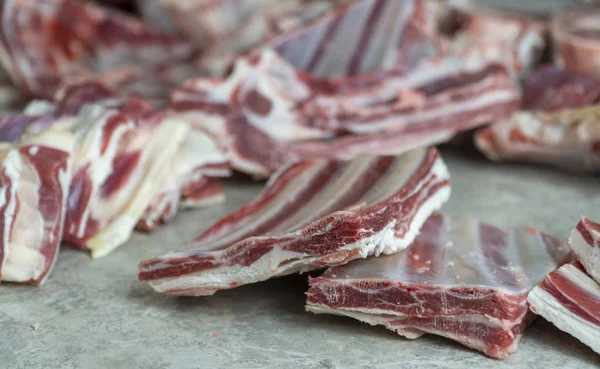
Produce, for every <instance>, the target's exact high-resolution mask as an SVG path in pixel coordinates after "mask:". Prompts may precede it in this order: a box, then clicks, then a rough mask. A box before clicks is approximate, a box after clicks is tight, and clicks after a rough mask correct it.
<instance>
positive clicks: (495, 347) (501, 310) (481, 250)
mask: <svg viewBox="0 0 600 369" xmlns="http://www.w3.org/2000/svg"><path fill="white" fill-rule="evenodd" d="M570 256H571V254H570V250H569V248H568V246H567V245H566V243H562V242H560V241H559V240H558V239H556V238H554V237H552V236H549V235H547V234H544V233H541V232H540V231H538V230H536V229H532V228H516V229H511V230H504V229H501V228H497V227H495V226H492V225H489V224H485V223H482V222H479V221H477V220H473V219H468V218H459V217H450V216H445V215H441V214H434V215H433V216H431V217H430V218H429V219H428V220H427V222H425V225H424V226H423V229H422V230H421V233H420V234H419V235H418V236H417V238H416V239H415V240H414V242H412V244H411V245H410V246H409V247H408V248H407V249H406V250H403V251H400V252H398V253H396V254H394V255H390V256H380V257H378V258H369V259H366V260H356V261H354V262H352V263H349V264H348V265H344V266H339V267H334V268H331V269H329V270H327V271H326V272H325V273H324V274H323V275H322V276H320V277H317V278H310V289H309V291H308V298H307V307H306V308H307V310H308V311H312V312H314V313H319V314H320V313H328V314H337V315H344V316H349V317H352V318H355V319H358V320H361V321H363V322H366V323H369V324H371V325H383V326H385V327H386V328H388V329H390V330H393V331H395V332H397V333H398V334H400V335H402V336H405V337H407V338H411V339H414V338H418V337H420V336H421V335H423V334H426V333H431V334H437V335H440V336H444V337H447V338H450V339H453V340H455V341H458V342H460V343H462V344H463V345H466V346H468V347H470V348H473V349H476V350H479V351H482V352H484V353H485V354H486V355H488V356H491V357H494V358H498V359H501V358H505V357H507V356H508V355H509V354H512V353H514V352H515V351H516V349H517V345H518V343H519V340H520V339H521V336H522V335H523V332H524V330H525V329H526V327H527V325H528V324H529V322H530V321H531V320H532V315H531V313H530V312H529V309H528V306H527V294H528V293H529V291H531V289H532V288H533V287H534V286H536V285H537V284H538V283H540V282H541V281H542V280H543V279H544V276H545V275H546V273H548V272H550V271H552V270H554V269H555V268H557V267H558V266H559V265H562V264H563V263H565V262H567V261H569V260H570Z"/></svg>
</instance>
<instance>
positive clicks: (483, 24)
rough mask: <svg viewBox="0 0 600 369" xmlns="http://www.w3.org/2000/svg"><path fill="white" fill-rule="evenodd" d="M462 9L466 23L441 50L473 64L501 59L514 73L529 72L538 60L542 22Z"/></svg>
mask: <svg viewBox="0 0 600 369" xmlns="http://www.w3.org/2000/svg"><path fill="white" fill-rule="evenodd" d="M463 13H464V14H463V18H465V20H463V22H466V25H464V26H463V28H462V29H461V30H459V31H458V33H457V34H456V35H455V36H454V37H453V38H452V39H451V40H450V41H449V42H448V45H447V49H446V50H445V52H447V53H449V54H452V55H455V56H457V57H460V58H461V59H463V60H466V61H467V62H468V63H472V64H474V65H477V64H485V63H489V62H490V61H495V62H501V63H502V64H503V65H505V66H506V67H507V68H508V69H509V70H511V71H512V72H513V74H514V75H516V76H521V75H523V74H526V73H528V72H530V71H531V70H532V69H533V67H535V66H536V65H537V64H539V62H540V61H541V58H542V56H543V53H544V50H545V47H546V36H547V33H548V30H547V29H546V25H545V23H544V22H542V21H540V20H538V19H536V18H534V17H529V16H526V15H524V14H522V13H513V12H507V11H499V10H491V9H479V8H475V9H469V10H466V9H463ZM499 29H502V32H498V30H499Z"/></svg>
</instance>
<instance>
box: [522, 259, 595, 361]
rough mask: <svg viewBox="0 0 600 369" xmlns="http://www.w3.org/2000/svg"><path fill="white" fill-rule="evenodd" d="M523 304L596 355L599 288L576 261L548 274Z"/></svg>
mask: <svg viewBox="0 0 600 369" xmlns="http://www.w3.org/2000/svg"><path fill="white" fill-rule="evenodd" d="M527 301H528V302H529V307H530V309H531V311H533V312H534V313H535V314H538V315H541V316H542V317H544V318H545V319H546V320H548V321H550V322H552V324H554V325H555V326H556V327H558V328H559V329H560V330H562V331H565V332H567V333H569V334H570V335H572V336H573V337H575V338H577V339H578V340H580V341H581V342H583V343H584V344H586V345H588V346H589V347H590V348H591V349H592V350H594V351H596V352H597V353H599V354H600V286H598V284H597V283H596V282H595V281H594V280H593V279H592V278H590V277H589V276H588V275H587V274H586V273H585V271H584V270H583V266H582V265H581V264H580V263H579V262H574V263H571V264H566V265H563V266H562V267H561V268H560V269H558V270H556V271H554V272H552V273H550V274H548V276H546V279H544V281H543V282H542V283H541V284H540V285H539V286H537V287H535V288H534V289H533V290H532V291H531V292H530V293H529V297H528V298H527Z"/></svg>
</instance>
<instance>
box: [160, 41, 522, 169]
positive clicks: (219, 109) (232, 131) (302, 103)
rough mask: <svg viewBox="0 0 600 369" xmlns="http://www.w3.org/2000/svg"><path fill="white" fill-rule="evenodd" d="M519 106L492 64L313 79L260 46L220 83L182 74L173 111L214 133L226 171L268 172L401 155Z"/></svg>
mask: <svg viewBox="0 0 600 369" xmlns="http://www.w3.org/2000/svg"><path fill="white" fill-rule="evenodd" d="M519 104H520V91H519V89H518V87H517V86H516V85H515V83H514V82H513V81H512V79H511V78H510V76H509V74H508V73H507V71H506V70H505V69H504V68H502V67H501V66H499V65H496V64H492V65H487V66H485V67H482V68H470V67H468V66H466V65H465V64H464V63H462V62H461V61H460V60H458V59H454V58H446V59H443V60H441V61H429V62H427V63H422V64H421V65H420V67H417V68H415V69H412V70H411V71H409V72H403V71H402V70H399V69H390V70H386V71H381V72H377V73H373V74H368V75H361V76H356V77H350V78H345V79H338V78H317V77H313V76H310V75H307V74H305V73H302V72H298V71H296V70H295V69H293V68H292V67H291V66H290V65H289V64H288V63H286V62H285V61H284V60H283V59H281V58H280V57H279V56H278V55H277V54H275V53H274V52H272V51H268V50H264V51H262V52H260V53H256V54H254V55H252V56H250V57H248V58H242V59H240V60H238V62H237V63H236V67H235V68H234V71H233V73H232V74H231V75H230V77H228V78H227V79H226V80H224V81H215V80H213V79H196V80H192V81H188V82H187V83H186V85H185V86H184V87H183V88H181V89H178V90H176V91H175V92H174V93H173V95H172V98H171V102H170V110H171V114H173V115H174V116H177V117H179V118H181V119H183V120H185V121H187V122H189V123H190V124H191V125H192V126H195V127H200V128H202V129H203V130H206V131H207V132H210V133H211V134H212V135H213V136H215V137H216V140H217V141H218V142H219V143H220V144H221V145H222V148H223V149H224V150H225V151H226V152H227V154H228V156H229V160H230V161H231V164H232V166H233V168H235V169H238V170H240V171H242V172H245V173H248V174H252V175H255V176H267V175H269V174H270V173H272V172H273V171H274V170H276V169H277V168H278V167H279V166H281V165H282V164H285V163H286V162H289V161H294V160H303V159H307V158H313V157H319V156H323V157H330V158H342V159H351V158H352V157H354V156H356V155H360V154H365V153H376V154H381V155H389V154H399V153H402V152H405V151H407V150H409V149H411V148H414V147H419V146H426V145H428V144H433V143H439V142H444V141H447V140H449V139H450V138H452V137H453V136H454V135H455V134H456V133H458V132H460V131H463V130H467V129H470V128H473V127H476V126H478V125H481V124H483V123H486V122H489V121H491V120H495V119H497V118H500V117H504V116H507V115H508V114H510V113H511V112H512V111H514V110H515V109H516V108H517V107H518V106H519ZM344 133H350V134H345V135H344ZM250 137H252V140H251V139H250ZM256 142H260V143H261V144H256ZM284 142H285V143H286V144H283V143H284ZM373 150H375V152H373Z"/></svg>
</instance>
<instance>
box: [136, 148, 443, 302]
mask: <svg viewBox="0 0 600 369" xmlns="http://www.w3.org/2000/svg"><path fill="white" fill-rule="evenodd" d="M449 195H450V181H449V174H448V171H447V168H446V166H445V165H444V163H443V161H442V159H441V158H440V156H439V154H438V152H437V151H436V150H435V149H434V148H428V149H418V150H414V151H410V152H408V153H406V154H404V155H401V156H397V157H385V156H365V157H360V158H357V159H355V160H353V161H350V162H340V161H329V160H323V159H320V160H310V161H304V162H299V163H296V164H291V165H289V166H287V167H285V168H282V169H281V170H280V171H279V172H277V173H276V174H275V175H274V176H273V177H272V178H271V179H270V180H269V182H268V184H267V187H266V188H265V189H264V190H263V192H262V193H261V194H260V195H259V196H258V197H257V198H256V199H254V200H253V201H251V202H249V203H248V204H246V205H244V206H243V207H241V208H240V209H238V210H237V211H235V212H234V213H232V214H230V215H228V216H226V217H224V218H222V219H221V220H219V221H218V222H217V223H215V224H214V225H213V226H212V227H210V228H209V229H208V230H206V231H205V232H203V233H202V234H201V235H200V236H199V237H197V238H196V239H195V240H194V241H191V242H189V243H187V244H185V245H183V247H182V250H181V251H179V252H176V253H170V254H167V255H165V256H163V257H159V258H154V259H150V260H146V261H143V262H142V263H141V264H140V273H139V279H140V280H146V281H148V282H149V284H150V285H151V286H152V287H153V288H154V289H155V290H157V291H159V292H164V293H168V294H173V295H210V294H213V293H214V292H216V291H218V290H222V289H229V288H234V287H237V286H240V285H243V284H248V283H254V282H260V281H264V280H266V279H269V278H272V277H276V276H281V275H286V274H291V273H297V272H306V271H309V270H313V269H318V268H321V267H324V266H331V265H339V264H345V263H347V262H348V261H350V260H353V259H357V258H365V257H367V256H371V255H379V254H382V253H384V254H390V253H394V252H397V251H399V250H401V249H403V248H405V247H406V246H408V244H410V242H411V241H412V240H413V238H414V237H415V235H416V234H417V233H418V231H419V229H420V228H421V225H422V224H423V222H424V221H425V219H427V217H428V216H429V215H430V214H431V213H432V212H433V211H435V210H436V209H438V208H439V207H440V206H441V205H442V204H443V203H444V202H446V201H447V200H448V197H449Z"/></svg>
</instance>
